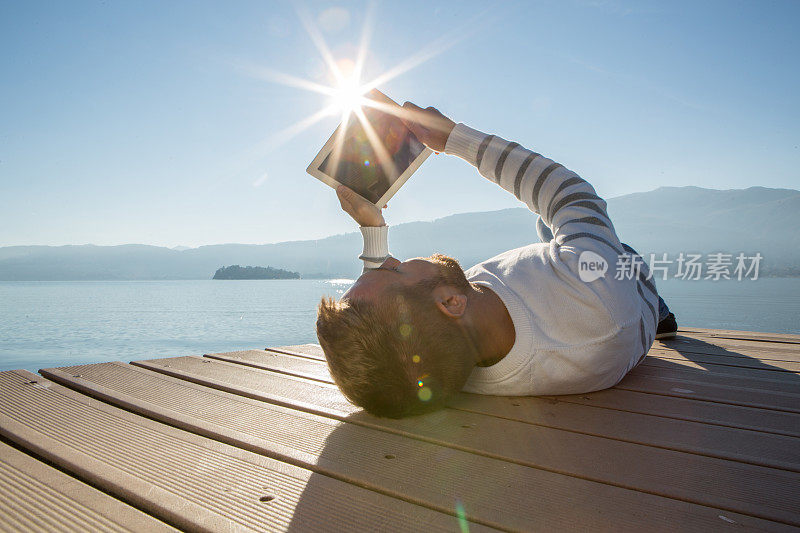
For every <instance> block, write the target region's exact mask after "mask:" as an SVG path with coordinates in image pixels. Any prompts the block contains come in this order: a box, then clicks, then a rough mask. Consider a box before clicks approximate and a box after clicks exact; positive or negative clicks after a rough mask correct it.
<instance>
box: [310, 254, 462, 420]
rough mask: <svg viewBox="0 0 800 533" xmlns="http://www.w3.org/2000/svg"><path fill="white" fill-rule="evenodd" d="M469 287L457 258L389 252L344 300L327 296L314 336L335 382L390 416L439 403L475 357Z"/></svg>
mask: <svg viewBox="0 0 800 533" xmlns="http://www.w3.org/2000/svg"><path fill="white" fill-rule="evenodd" d="M471 293H472V288H471V286H470V284H469V282H468V281H467V279H466V277H465V276H464V272H463V270H461V267H460V266H459V264H458V262H457V261H456V260H455V259H452V258H449V257H445V256H441V255H434V256H432V257H430V258H426V259H412V260H410V261H406V262H403V263H401V262H400V261H398V260H396V259H394V258H389V259H387V260H386V262H384V263H383V265H381V267H380V268H379V269H376V270H372V271H368V272H365V273H364V274H363V275H362V276H361V277H360V278H359V279H358V281H357V282H356V283H355V284H354V285H353V286H352V287H351V288H350V289H349V290H348V291H347V292H346V293H345V294H344V295H343V296H342V298H341V300H339V302H335V301H333V300H332V299H323V300H322V302H320V305H319V310H318V315H317V337H318V338H319V342H320V345H321V346H322V349H323V351H324V352H325V357H326V359H327V360H328V366H329V368H330V371H331V375H332V376H333V378H334V380H335V381H336V384H337V385H338V386H339V388H340V389H341V390H342V392H343V393H344V394H345V396H347V397H348V399H350V400H351V401H352V402H353V403H355V404H357V405H360V406H362V407H364V408H365V409H366V410H367V411H369V412H371V413H373V414H376V415H379V416H388V417H393V418H397V417H401V416H406V415H411V414H419V413H423V412H426V411H431V410H433V409H436V408H438V407H441V406H442V405H443V404H444V403H445V401H446V400H447V399H448V398H449V397H450V396H452V395H453V394H454V393H456V392H458V391H459V390H460V389H461V387H462V386H463V385H464V382H465V381H466V379H467V377H468V376H469V372H470V371H471V369H472V367H473V366H474V364H475V362H476V361H477V349H476V347H475V343H474V341H473V338H474V334H473V328H472V327H471V326H470V324H469V320H467V319H466V310H467V304H468V302H469V298H470V295H471Z"/></svg>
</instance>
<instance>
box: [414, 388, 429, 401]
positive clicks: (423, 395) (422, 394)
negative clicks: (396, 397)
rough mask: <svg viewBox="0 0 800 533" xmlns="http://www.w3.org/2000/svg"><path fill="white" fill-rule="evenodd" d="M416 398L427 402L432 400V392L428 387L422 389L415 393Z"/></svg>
mask: <svg viewBox="0 0 800 533" xmlns="http://www.w3.org/2000/svg"><path fill="white" fill-rule="evenodd" d="M417 397H418V398H419V399H420V400H422V401H423V402H427V401H429V400H430V399H431V398H433V391H432V390H431V389H430V387H422V388H421V389H419V390H418V391H417Z"/></svg>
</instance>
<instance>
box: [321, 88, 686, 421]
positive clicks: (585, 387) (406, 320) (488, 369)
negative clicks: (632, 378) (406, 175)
mask: <svg viewBox="0 0 800 533" xmlns="http://www.w3.org/2000/svg"><path fill="white" fill-rule="evenodd" d="M403 108H404V110H405V111H404V122H405V123H406V125H407V126H408V127H409V129H411V130H412V131H413V132H414V134H415V135H416V136H417V138H418V139H419V140H420V141H422V142H423V143H424V144H425V145H427V146H428V147H429V148H431V149H432V150H435V151H437V152H444V153H446V154H450V155H455V156H458V157H460V158H462V159H464V160H465V161H467V162H468V163H470V164H471V165H473V166H475V167H476V168H477V169H478V172H480V174H481V175H483V176H484V177H485V178H487V179H489V180H491V181H492V182H494V183H497V184H498V185H499V186H500V187H502V188H504V189H505V190H506V191H508V192H510V193H512V194H514V196H516V197H517V198H518V199H519V200H521V201H522V202H524V203H525V204H526V205H527V206H528V207H529V208H530V209H531V210H532V211H533V212H534V213H537V214H539V216H540V218H539V222H538V226H537V230H538V233H539V238H540V240H541V241H542V242H538V243H534V244H530V245H528V246H524V247H522V248H517V249H516V250H509V251H507V252H505V253H502V254H500V255H498V256H496V257H493V258H491V259H487V260H486V261H484V262H482V263H480V264H478V265H475V266H474V267H472V268H470V269H469V270H467V271H466V272H465V271H463V270H462V269H461V267H460V266H459V264H458V262H457V261H456V260H455V259H452V258H450V257H446V256H443V255H433V256H431V257H427V258H417V259H410V260H408V261H404V262H401V261H399V260H397V259H395V258H394V257H391V256H390V255H389V250H388V238H387V234H388V228H387V226H386V224H385V222H384V219H383V215H382V214H381V212H380V210H379V209H377V208H376V207H375V205H373V204H371V203H369V202H368V201H366V200H364V199H363V198H361V197H360V196H358V195H357V194H355V193H353V192H352V191H351V190H349V189H347V188H346V187H339V189H337V194H338V196H339V200H340V203H341V205H342V208H343V209H344V211H345V212H347V213H348V214H349V215H350V216H352V217H353V219H354V220H355V221H356V222H357V223H358V224H359V226H360V227H361V232H362V234H363V236H364V250H363V253H362V255H361V256H360V258H361V259H362V260H363V261H364V273H363V274H362V275H361V277H359V278H358V280H357V281H356V282H355V284H354V285H353V286H352V287H350V289H349V290H348V291H347V292H345V293H344V294H343V295H342V297H341V298H340V299H339V301H338V302H337V301H334V300H333V299H323V300H322V302H320V304H319V309H318V316H317V337H318V338H319V343H320V345H321V346H322V349H323V351H324V352H325V357H326V359H327V361H328V366H329V368H330V372H331V375H332V376H333V379H334V380H335V382H336V384H337V385H338V386H339V388H340V389H341V391H342V393H344V395H345V396H346V397H347V398H348V399H349V400H350V401H352V402H353V403H355V404H357V405H359V406H361V407H363V408H364V409H366V410H367V411H369V412H370V413H372V414H374V415H377V416H385V417H392V418H399V417H403V416H408V415H415V414H421V413H425V412H428V411H432V410H435V409H438V408H440V407H442V406H444V405H445V404H446V402H447V400H448V398H450V397H452V396H453V395H454V394H456V393H457V392H459V391H465V392H472V393H478V394H491V395H501V396H525V395H553V394H577V393H586V392H591V391H596V390H600V389H604V388H607V387H611V386H613V385H615V384H616V383H618V382H619V381H620V380H621V379H622V378H623V377H624V376H625V374H627V373H628V372H629V371H630V370H631V369H632V368H633V367H635V366H636V365H637V364H639V363H640V362H641V361H642V359H644V357H645V355H646V354H647V352H648V350H649V349H650V346H651V345H652V343H653V340H654V339H655V338H661V337H669V336H674V335H675V332H676V330H677V325H676V322H675V317H674V316H673V315H672V314H671V313H670V312H669V309H668V308H667V306H666V304H665V303H664V301H663V300H662V299H661V298H660V297H659V296H658V294H657V292H656V287H655V285H654V284H653V282H652V281H651V280H650V279H648V273H647V268H646V266H643V267H642V269H641V272H640V274H639V275H638V276H634V277H628V276H621V277H622V278H623V279H616V278H617V277H620V276H615V275H614V273H613V267H614V266H615V265H617V263H618V258H620V257H621V256H625V257H627V258H628V259H631V256H634V259H635V260H636V261H637V262H638V261H640V258H639V257H638V255H636V253H635V252H634V251H633V250H632V249H631V248H629V247H628V246H626V245H625V244H622V243H621V242H620V240H619V238H618V237H617V234H616V232H615V230H614V226H613V224H612V223H611V220H609V217H608V214H607V212H606V202H605V201H604V200H602V199H601V198H599V197H598V196H597V194H596V193H595V190H594V188H592V186H591V185H589V183H587V182H586V181H585V180H583V179H581V178H580V177H578V176H577V175H576V174H575V173H574V172H572V171H570V170H568V169H566V168H565V167H563V166H561V165H560V164H558V163H555V162H553V161H551V160H550V159H547V158H546V157H544V156H542V155H539V154H537V153H535V152H532V151H530V150H528V149H526V148H524V147H522V146H520V145H519V144H517V143H515V142H509V141H506V140H504V139H502V138H500V137H497V136H494V135H487V134H485V133H481V132H480V131H477V130H474V129H472V128H470V127H468V126H466V125H464V124H455V123H454V122H453V121H451V120H450V119H448V118H447V117H445V116H444V115H442V114H441V113H439V111H437V110H436V109H434V108H432V107H429V108H427V109H424V110H423V109H421V108H419V107H417V106H415V105H414V104H411V103H409V102H407V103H406V104H404V106H403ZM508 231H517V230H516V229H515V228H508ZM581 260H584V261H587V260H592V261H594V262H598V261H600V262H602V261H605V263H606V264H607V265H610V266H611V269H610V270H611V271H610V272H608V273H607V275H602V276H600V277H596V279H592V278H594V277H595V276H591V277H587V276H581V275H580V272H579V268H580V265H579V263H580V261H581ZM583 279H587V281H583Z"/></svg>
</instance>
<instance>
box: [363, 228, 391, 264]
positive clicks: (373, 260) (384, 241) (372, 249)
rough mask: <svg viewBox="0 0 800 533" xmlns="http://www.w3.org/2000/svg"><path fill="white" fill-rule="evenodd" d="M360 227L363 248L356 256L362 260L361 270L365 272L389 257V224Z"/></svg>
mask: <svg viewBox="0 0 800 533" xmlns="http://www.w3.org/2000/svg"><path fill="white" fill-rule="evenodd" d="M360 229H361V235H362V237H364V250H363V251H362V252H361V255H360V256H358V258H359V259H361V260H362V261H364V270H363V272H366V271H367V270H373V269H376V268H378V267H379V266H381V265H382V264H383V262H384V261H386V259H387V258H388V257H389V226H377V227H366V226H362V227H361V228H360Z"/></svg>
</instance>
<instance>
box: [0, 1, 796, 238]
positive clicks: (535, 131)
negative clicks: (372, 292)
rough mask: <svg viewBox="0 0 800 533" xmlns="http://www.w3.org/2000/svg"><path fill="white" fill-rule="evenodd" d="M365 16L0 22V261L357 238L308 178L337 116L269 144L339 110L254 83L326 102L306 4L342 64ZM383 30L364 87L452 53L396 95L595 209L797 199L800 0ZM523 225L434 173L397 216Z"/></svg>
mask: <svg viewBox="0 0 800 533" xmlns="http://www.w3.org/2000/svg"><path fill="white" fill-rule="evenodd" d="M366 5H367V4H366V3H364V2H333V3H331V2H306V3H304V4H295V3H289V2H246V1H237V2H199V1H192V2H173V1H171V2H115V1H107V2H43V3H40V2H34V1H26V2H10V1H4V2H0V47H1V48H2V50H3V53H2V55H0V246H8V245H22V244H49V245H61V244H85V243H93V244H102V245H106V244H123V243H145V244H155V245H162V246H177V245H186V246H198V245H203V244H215V243H226V242H242V243H267V242H278V241H284V240H295V239H310V238H318V237H324V236H327V235H331V234H335V233H342V232H346V231H353V230H354V229H355V225H354V223H353V222H352V221H351V220H350V219H349V218H347V216H346V215H344V214H343V213H342V212H341V211H340V209H339V207H338V203H337V201H336V199H335V195H334V193H333V191H332V190H331V189H329V188H327V187H326V186H324V185H323V184H321V183H320V182H319V181H317V180H315V179H314V178H312V177H310V176H309V175H308V174H306V173H305V168H306V166H307V165H308V163H309V162H310V161H311V159H313V157H314V155H315V154H316V153H317V151H318V150H319V148H320V147H321V146H322V144H323V143H324V142H325V140H326V139H327V138H328V136H329V135H330V133H331V132H332V131H333V130H334V128H335V127H336V125H337V123H338V117H336V116H330V117H327V118H326V119H324V120H322V121H320V122H318V123H316V124H314V125H313V126H311V127H309V128H308V129H306V130H304V131H302V132H301V133H299V134H297V135H295V136H293V137H291V138H287V139H282V140H281V142H276V139H277V138H278V137H280V133H281V132H284V131H286V130H287V128H290V127H291V126H292V125H293V124H296V123H298V122H299V121H302V120H303V119H304V118H306V117H308V116H310V115H312V114H314V113H315V112H317V111H318V110H319V109H321V108H322V107H324V106H325V105H326V99H325V97H323V96H321V95H319V94H317V93H314V92H309V91H304V90H300V89H298V88H295V87H289V86H286V85H282V84H278V83H275V82H274V81H268V80H265V79H263V78H259V77H257V76H254V75H253V74H252V72H253V70H254V68H256V67H263V68H268V69H271V70H272V71H279V72H283V73H286V74H290V75H292V76H296V77H301V78H305V79H309V80H312V81H315V82H319V83H330V79H329V75H328V74H327V73H326V70H325V68H324V63H323V62H322V60H321V58H320V55H319V53H318V51H317V49H316V48H315V47H314V44H313V43H312V40H311V39H310V38H309V35H308V33H307V32H306V31H305V29H304V27H303V25H302V24H301V21H300V18H299V17H298V14H297V11H298V6H299V7H300V8H302V9H305V10H307V12H308V13H309V15H310V17H311V19H312V20H314V21H315V24H317V26H318V27H319V28H320V31H321V32H322V34H323V36H324V38H325V40H326V41H327V43H328V45H329V47H330V49H331V50H332V52H333V54H334V56H335V57H336V58H337V59H342V58H348V57H350V58H352V57H354V55H355V53H356V50H357V46H358V42H359V39H360V34H361V27H362V24H363V22H364V19H365V12H366V11H367V9H366ZM432 6H434V7H432ZM374 13H375V17H374V31H373V33H372V38H371V41H370V46H369V54H368V61H367V70H366V75H365V77H366V78H369V77H371V76H375V75H378V74H380V73H381V72H383V71H385V70H387V69H389V68H391V67H393V66H395V65H396V64H398V63H401V62H402V61H404V60H406V59H408V58H409V57H414V56H416V55H418V54H419V53H420V51H431V50H433V51H438V52H439V53H438V55H435V56H434V57H432V58H430V59H429V60H428V61H426V62H424V63H423V64H421V65H419V66H417V67H416V68H414V69H412V70H410V71H408V72H405V73H404V74H402V75H400V76H398V77H396V78H394V79H392V80H390V81H389V82H387V83H386V84H384V85H382V86H381V89H382V90H384V92H386V93H387V94H388V95H389V96H391V97H393V98H394V99H395V100H398V101H401V102H402V101H404V100H411V101H414V102H416V103H418V104H419V105H422V106H428V105H433V106H436V107H438V108H439V109H440V110H442V111H443V112H444V113H446V114H448V115H449V116H451V118H453V119H454V120H456V121H460V122H465V123H467V124H469V125H471V126H473V127H475V128H478V129H481V130H483V131H487V132H491V133H496V134H498V135H500V136H502V137H505V138H507V139H512V140H516V141H518V142H520V143H521V144H523V145H524V146H526V147H528V148H531V149H534V150H536V151H538V152H541V153H543V154H546V155H548V156H549V157H552V158H554V159H556V160H557V161H559V162H561V163H563V164H565V165H566V166H567V167H569V168H571V169H573V170H575V171H577V172H578V173H579V174H581V175H582V176H583V177H584V178H586V179H588V180H589V181H590V182H591V183H592V184H593V185H594V186H595V188H596V189H597V191H598V192H599V193H600V194H601V195H605V196H609V197H610V196H617V195H621V194H626V193H631V192H637V191H646V190H651V189H654V188H656V187H659V186H662V185H676V186H680V185H699V186H703V187H711V188H719V189H727V188H743V187H749V186H753V185H762V186H767V187H785V188H800V172H799V171H798V168H800V148H798V144H800V125H799V124H800V99H798V98H797V95H798V94H800V68H798V66H800V65H798V59H797V51H798V50H800V32H797V31H796V24H797V21H798V20H800V3H798V2H733V1H720V2H663V3H651V2H643V1H636V2H621V1H620V2H615V1H579V0H574V1H539V2H536V1H531V2H516V3H513V2H500V3H496V4H492V3H489V2H485V1H480V2H466V1H459V2H452V3H436V2H379V3H377V4H376V6H375V12H374ZM445 44H446V45H448V46H443V45H445ZM516 205H517V203H516V201H515V200H514V199H513V197H512V196H510V195H509V194H507V193H506V192H504V191H502V190H501V189H499V188H498V187H497V186H496V185H493V184H491V183H489V182H488V181H486V180H484V179H483V178H481V177H480V176H478V175H477V173H476V172H475V171H474V170H473V169H472V168H471V167H469V166H468V165H467V164H466V163H465V162H463V161H461V160H458V159H455V158H450V157H447V156H444V155H439V156H435V157H431V158H429V159H428V161H426V162H425V164H424V165H423V167H422V168H421V169H420V170H419V172H418V173H417V174H415V175H414V176H413V177H412V178H411V180H410V181H409V183H408V184H407V185H406V186H405V187H404V188H403V189H402V190H401V191H400V192H399V193H398V194H397V196H395V198H393V199H392V201H391V202H390V205H389V209H388V210H387V211H386V219H387V221H388V223H389V224H397V223H401V222H406V221H411V220H430V219H434V218H438V217H441V216H446V215H448V214H453V213H459V212H467V211H485V210H492V209H501V208H506V207H514V206H516Z"/></svg>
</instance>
